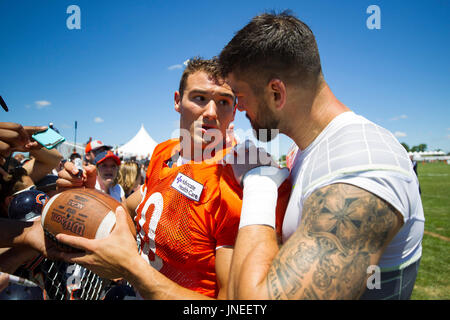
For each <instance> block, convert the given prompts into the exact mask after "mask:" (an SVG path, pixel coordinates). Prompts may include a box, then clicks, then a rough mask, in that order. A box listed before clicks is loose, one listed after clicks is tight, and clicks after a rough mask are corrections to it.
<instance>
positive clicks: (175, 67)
mask: <svg viewBox="0 0 450 320" xmlns="http://www.w3.org/2000/svg"><path fill="white" fill-rule="evenodd" d="M181 68H183V65H182V64H174V65H171V66H169V67H168V68H167V70H170V71H172V70H176V69H181Z"/></svg>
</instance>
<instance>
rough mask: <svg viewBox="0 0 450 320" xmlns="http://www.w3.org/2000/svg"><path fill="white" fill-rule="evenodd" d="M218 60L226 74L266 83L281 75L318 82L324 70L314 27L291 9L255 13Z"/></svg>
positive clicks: (284, 79) (303, 80) (306, 81)
mask: <svg viewBox="0 0 450 320" xmlns="http://www.w3.org/2000/svg"><path fill="white" fill-rule="evenodd" d="M219 63H220V66H221V72H222V76H223V77H225V76H227V75H228V74H229V73H230V72H233V74H235V75H236V76H237V77H238V78H242V79H247V80H248V79H250V77H251V79H252V80H253V81H254V80H255V79H260V80H261V81H264V82H265V83H267V82H268V81H270V80H271V79H273V78H279V79H281V80H282V81H285V82H287V83H289V82H293V81H295V82H299V81H301V82H302V84H304V85H308V84H316V82H317V79H318V77H319V76H320V75H321V71H322V68H321V65H320V57H319V50H318V48H317V43H316V39H315V38H314V35H313V33H312V31H311V29H310V28H309V27H308V26H307V25H306V24H305V23H303V22H302V21H300V20H299V19H297V18H296V17H295V16H293V15H292V14H291V12H290V11H284V12H282V13H280V14H275V13H264V14H261V15H258V16H256V17H254V18H253V19H252V20H251V21H250V22H249V23H248V24H247V25H246V26H245V27H244V28H242V29H241V30H240V31H238V32H237V33H236V34H235V36H234V37H233V39H232V40H231V41H230V42H229V43H228V44H227V45H226V47H225V48H224V49H223V50H222V52H221V53H220V56H219ZM265 83H264V84H265Z"/></svg>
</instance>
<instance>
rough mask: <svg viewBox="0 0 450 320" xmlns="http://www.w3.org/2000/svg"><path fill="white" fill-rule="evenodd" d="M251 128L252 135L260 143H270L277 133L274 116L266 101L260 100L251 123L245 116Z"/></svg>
mask: <svg viewBox="0 0 450 320" xmlns="http://www.w3.org/2000/svg"><path fill="white" fill-rule="evenodd" d="M245 116H246V117H247V119H248V120H249V121H250V124H251V125H252V128H253V135H254V136H255V137H256V139H258V140H259V141H261V142H269V141H272V140H273V139H274V138H275V137H276V136H277V135H278V133H279V130H278V123H279V120H278V119H276V117H275V114H274V113H273V112H272V110H270V108H269V106H268V105H267V103H266V101H265V100H264V99H262V100H261V101H259V105H258V108H257V111H256V119H255V120H254V121H253V120H252V119H250V117H249V116H248V114H245Z"/></svg>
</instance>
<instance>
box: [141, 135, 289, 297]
mask: <svg viewBox="0 0 450 320" xmlns="http://www.w3.org/2000/svg"><path fill="white" fill-rule="evenodd" d="M178 151H179V140H178V139H173V140H169V141H166V142H163V143H161V144H159V145H158V146H157V147H156V148H155V150H154V152H153V156H152V159H151V161H150V164H149V167H148V171H147V175H146V180H145V184H144V185H143V186H142V187H141V193H142V201H141V203H140V204H139V206H138V207H137V209H136V213H137V214H136V217H135V222H136V228H137V238H138V243H139V246H140V251H141V255H142V256H143V257H144V258H145V259H147V260H148V262H149V263H150V264H151V265H152V266H153V267H154V268H155V269H157V270H159V271H160V272H161V273H162V274H164V275H165V276H166V277H168V278H169V279H171V280H172V281H174V282H176V283H178V284H179V285H181V286H183V287H185V288H188V289H191V290H194V291H196V292H199V293H202V294H204V295H207V296H209V297H217V294H218V289H219V288H218V285H217V279H216V271H215V252H216V250H217V249H218V248H220V247H223V246H233V245H234V242H235V239H236V235H237V231H238V226H239V217H240V211H241V206H242V189H241V187H240V186H239V184H238V183H237V182H236V180H235V178H234V175H233V171H232V168H231V167H230V166H229V165H222V164H219V163H215V162H212V161H208V162H201V163H194V162H190V163H188V164H184V165H182V166H179V167H177V166H172V167H169V165H168V160H170V159H171V157H172V156H173V155H174V154H175V153H177V152H178ZM221 156H222V155H219V157H217V158H218V159H220V157H221ZM284 189H285V190H286V191H287V192H284V194H285V196H284V197H281V199H283V200H282V202H283V204H284V205H282V206H280V205H279V207H280V208H279V209H280V211H281V210H282V211H281V212H284V211H285V208H286V205H287V200H288V199H287V197H288V195H289V191H290V187H289V186H288V187H287V188H286V187H285V188H284ZM286 195H287V196H286ZM277 209H278V208H277ZM277 211H278V210H277ZM280 219H282V216H280V217H278V218H277V222H279V223H277V224H278V225H280V226H281V220H280ZM277 229H278V228H277ZM277 231H279V230H277Z"/></svg>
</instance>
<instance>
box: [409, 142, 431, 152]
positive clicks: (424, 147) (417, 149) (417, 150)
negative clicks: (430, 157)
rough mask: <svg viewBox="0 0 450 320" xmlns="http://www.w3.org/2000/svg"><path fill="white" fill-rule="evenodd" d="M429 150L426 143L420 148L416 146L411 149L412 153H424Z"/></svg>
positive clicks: (420, 145)
mask: <svg viewBox="0 0 450 320" xmlns="http://www.w3.org/2000/svg"><path fill="white" fill-rule="evenodd" d="M426 150H427V145H426V144H425V143H421V144H419V145H418V146H414V147H412V148H411V150H410V151H411V152H423V151H426Z"/></svg>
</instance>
